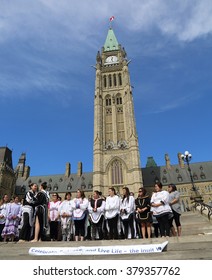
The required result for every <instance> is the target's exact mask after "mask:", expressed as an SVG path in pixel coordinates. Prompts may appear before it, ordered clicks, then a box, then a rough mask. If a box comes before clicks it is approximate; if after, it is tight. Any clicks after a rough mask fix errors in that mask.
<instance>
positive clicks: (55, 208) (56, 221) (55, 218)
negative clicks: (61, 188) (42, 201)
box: [48, 192, 61, 241]
mask: <svg viewBox="0 0 212 280" xmlns="http://www.w3.org/2000/svg"><path fill="white" fill-rule="evenodd" d="M60 204H61V201H60V200H59V195H58V193H57V192H56V193H53V194H52V201H50V202H49V204H48V218H49V225H50V237H51V240H52V241H59V236H58V233H59V227H60V213H59V207H60Z"/></svg>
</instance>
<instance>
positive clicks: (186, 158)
mask: <svg viewBox="0 0 212 280" xmlns="http://www.w3.org/2000/svg"><path fill="white" fill-rule="evenodd" d="M181 158H182V160H183V161H184V162H185V163H187V165H188V172H189V175H190V179H191V185H192V188H191V190H192V191H193V192H194V193H195V196H194V197H191V199H193V200H194V201H203V199H202V196H201V195H200V194H199V193H198V190H197V188H196V187H195V185H194V180H193V176H192V173H191V167H190V164H189V162H190V161H191V159H192V155H191V154H190V153H189V152H188V151H185V153H184V154H182V155H181Z"/></svg>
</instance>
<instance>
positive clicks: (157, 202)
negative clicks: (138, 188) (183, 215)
mask: <svg viewBox="0 0 212 280" xmlns="http://www.w3.org/2000/svg"><path fill="white" fill-rule="evenodd" d="M162 187H163V185H162V184H161V183H160V182H159V183H156V184H155V192H154V193H153V195H152V197H151V211H152V212H153V216H155V217H156V219H157V221H158V223H159V227H160V232H161V237H164V236H169V235H170V224H169V216H170V214H172V209H171V207H170V205H169V193H168V192H167V191H163V190H162Z"/></svg>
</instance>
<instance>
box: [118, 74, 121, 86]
mask: <svg viewBox="0 0 212 280" xmlns="http://www.w3.org/2000/svg"><path fill="white" fill-rule="evenodd" d="M118 76H119V85H120V86H122V77H121V73H119V75H118Z"/></svg>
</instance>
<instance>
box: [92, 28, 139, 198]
mask: <svg viewBox="0 0 212 280" xmlns="http://www.w3.org/2000/svg"><path fill="white" fill-rule="evenodd" d="M129 62H130V61H128V59H127V56H126V52H125V50H124V49H123V48H122V47H121V45H120V44H118V41H117V39H116V37H115V34H114V32H113V30H112V29H111V28H110V29H109V31H108V35H107V38H106V41H105V45H104V47H103V48H102V52H101V53H100V52H98V53H97V60H96V82H95V100H94V146H93V187H94V189H95V190H100V191H102V193H103V194H107V192H108V187H114V188H115V189H116V190H117V191H118V192H119V191H120V188H123V187H124V186H128V187H129V188H130V190H131V191H133V192H134V191H137V190H138V189H139V187H141V186H143V181H142V174H141V168H140V154H139V145H138V136H137V132H136V124H135V115H134V105H133V96H132V87H131V84H130V75H129V69H128V64H129Z"/></svg>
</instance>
